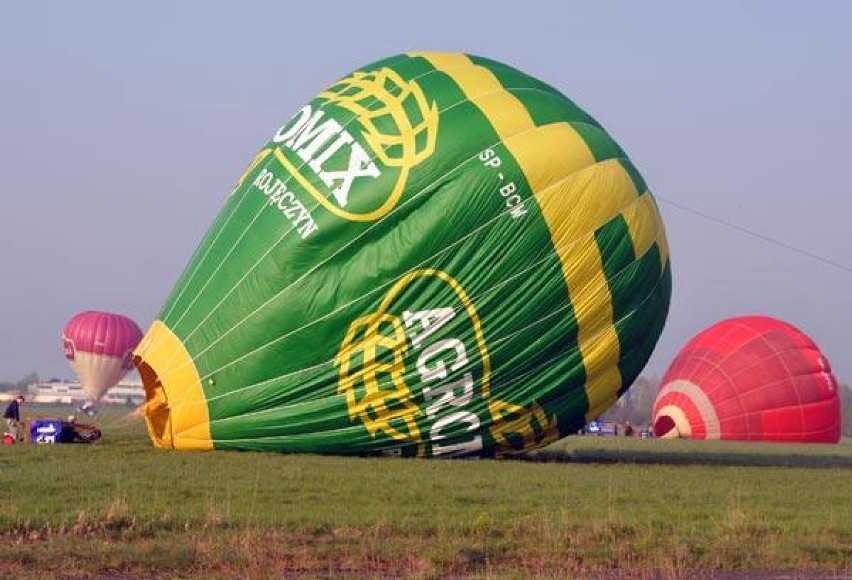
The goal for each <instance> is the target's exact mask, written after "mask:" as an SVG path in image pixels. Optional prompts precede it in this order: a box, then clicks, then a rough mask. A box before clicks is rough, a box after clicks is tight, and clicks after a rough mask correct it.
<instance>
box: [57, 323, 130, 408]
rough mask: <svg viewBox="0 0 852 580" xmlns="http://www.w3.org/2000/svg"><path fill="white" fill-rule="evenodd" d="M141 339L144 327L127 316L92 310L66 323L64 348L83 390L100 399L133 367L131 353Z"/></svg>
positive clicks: (95, 399) (63, 334)
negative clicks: (141, 327)
mask: <svg viewBox="0 0 852 580" xmlns="http://www.w3.org/2000/svg"><path fill="white" fill-rule="evenodd" d="M140 340H142V331H141V330H140V329H139V326H137V324H136V323H135V322H133V321H132V320H131V319H129V318H127V317H126V316H122V315H120V314H112V313H109V312H97V311H94V310H89V311H86V312H81V313H80V314H77V315H76V316H74V317H73V318H72V319H71V320H69V321H68V324H66V325H65V330H63V331H62V350H63V351H64V352H65V358H67V359H68V363H69V364H70V365H71V368H73V369H74V370H75V371H76V373H77V376H78V377H79V379H80V383H81V384H82V385H83V391H84V392H85V393H86V394H87V395H88V396H89V398H90V399H91V400H92V401H97V400H98V399H100V398H101V397H102V396H103V395H104V393H106V392H107V390H109V389H110V388H112V387H114V386H115V385H116V384H117V383H118V381H120V380H121V379H122V377H124V375H125V374H126V373H127V371H129V370H130V369H132V368H133V363H132V361H131V360H130V354H131V353H132V352H133V349H134V348H136V345H137V344H139V341H140Z"/></svg>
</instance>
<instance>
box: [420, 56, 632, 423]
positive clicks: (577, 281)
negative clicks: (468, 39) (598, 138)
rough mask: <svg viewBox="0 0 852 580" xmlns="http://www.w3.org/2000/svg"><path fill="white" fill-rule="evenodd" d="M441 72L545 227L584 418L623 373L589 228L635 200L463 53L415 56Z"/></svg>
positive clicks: (621, 182) (565, 130)
mask: <svg viewBox="0 0 852 580" xmlns="http://www.w3.org/2000/svg"><path fill="white" fill-rule="evenodd" d="M412 56H420V57H423V58H425V59H427V60H428V61H429V62H430V63H431V64H432V66H433V67H435V69H437V70H439V71H441V72H443V73H445V74H446V75H448V76H449V77H450V78H452V79H453V81H454V82H455V83H456V84H457V85H458V86H459V87H460V88H461V90H462V91H463V92H464V93H465V95H466V96H467V98H468V99H470V100H471V101H473V102H474V104H475V105H476V106H477V107H479V109H480V110H481V111H482V113H483V114H484V115H485V116H486V118H487V119H488V120H489V122H490V123H491V125H492V126H493V127H494V130H495V131H496V132H497V134H498V136H499V137H500V138H501V139H502V140H503V142H504V144H505V145H506V147H507V148H508V149H509V151H510V152H511V153H512V155H513V156H514V158H515V160H516V161H517V163H518V165H519V166H520V168H521V171H523V173H524V177H525V178H526V181H527V183H528V184H529V186H530V189H531V192H532V194H533V196H534V197H535V199H536V201H537V202H538V205H539V206H540V207H541V210H542V214H543V217H544V220H545V222H546V223H547V227H548V229H549V230H550V235H551V239H552V240H553V244H554V247H555V249H556V253H557V255H558V256H559V260H560V262H561V265H562V272H563V275H564V277H565V282H566V285H567V287H568V294H569V299H570V301H571V304H572V305H573V307H574V311H575V315H576V319H577V326H578V346H579V349H580V353H581V355H582V358H583V364H584V366H585V369H586V377H587V379H586V395H587V397H588V400H589V412H588V413H587V415H586V418H587V420H589V419H592V418H594V417H596V416H597V415H598V414H599V413H600V412H602V410H603V409H605V408H606V407H607V406H609V405H610V404H611V403H612V402H614V401H615V398H616V397H617V394H618V390H619V388H620V387H621V381H622V377H621V374H620V372H619V370H618V359H619V356H620V344H619V341H618V335H617V333H616V330H615V327H614V325H613V308H612V296H611V294H610V291H609V285H608V283H607V280H606V275H605V274H604V270H603V263H602V260H601V255H600V251H599V250H598V247H597V244H596V242H595V238H594V232H595V230H596V229H597V228H598V227H600V226H601V225H603V224H604V223H606V222H607V221H609V220H610V219H612V218H613V217H614V216H616V215H617V214H618V213H620V212H621V211H623V210H624V208H625V207H627V206H629V204H630V203H631V202H632V201H633V200H635V199H636V197H637V196H638V194H639V192H637V191H636V188H635V186H634V185H633V182H632V180H631V179H630V177H629V176H628V175H627V173H626V172H625V171H624V169H623V167H622V166H621V164H620V163H618V162H617V161H607V162H602V163H598V164H595V159H594V156H593V155H592V152H591V151H590V150H589V148H588V146H587V145H586V143H585V141H584V140H583V139H582V137H581V136H580V135H579V134H578V133H577V132H576V131H575V130H574V129H573V128H572V127H571V126H570V125H568V124H567V123H554V124H551V125H545V126H542V127H536V126H535V124H534V123H533V120H532V117H531V116H530V114H529V112H528V111H527V109H526V107H525V106H524V105H523V103H521V101H520V100H518V99H517V98H516V97H515V96H514V95H512V94H511V93H510V92H508V91H506V90H505V89H504V88H503V87H502V85H501V84H500V81H499V80H498V79H497V77H495V76H494V74H493V73H491V71H489V70H488V69H486V68H485V67H481V66H478V65H476V64H474V63H473V61H471V60H470V58H468V57H467V56H466V55H463V54H444V53H414V54H412Z"/></svg>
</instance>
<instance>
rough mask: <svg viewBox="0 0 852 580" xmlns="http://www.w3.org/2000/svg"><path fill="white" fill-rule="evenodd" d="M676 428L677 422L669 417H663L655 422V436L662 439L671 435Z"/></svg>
mask: <svg viewBox="0 0 852 580" xmlns="http://www.w3.org/2000/svg"><path fill="white" fill-rule="evenodd" d="M675 427H676V425H675V420H674V419H672V418H671V417H669V416H668V415H663V416H661V417H660V418H659V419H657V420H656V422H654V436H655V437H662V436H664V435H666V434H667V433H670V432H671V431H672V430H673V429H674V428H675Z"/></svg>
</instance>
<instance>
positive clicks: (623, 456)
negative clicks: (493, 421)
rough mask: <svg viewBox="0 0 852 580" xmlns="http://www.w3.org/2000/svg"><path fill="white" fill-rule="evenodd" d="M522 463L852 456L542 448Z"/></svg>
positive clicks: (733, 462)
mask: <svg viewBox="0 0 852 580" xmlns="http://www.w3.org/2000/svg"><path fill="white" fill-rule="evenodd" d="M518 459H519V460H521V461H538V462H552V463H586V464H595V463H598V464H610V463H635V464H642V465H648V464H651V465H726V466H743V467H815V468H837V467H848V468H852V457H850V456H844V455H831V454H825V455H820V454H810V453H809V454H800V453H790V454H780V453H772V454H766V453H757V452H731V453H726V452H712V453H711V452H707V451H695V452H689V451H663V450H650V449H647V450H634V449H588V448H586V449H574V450H560V449H541V450H539V451H532V452H530V453H527V454H524V455H520V456H518Z"/></svg>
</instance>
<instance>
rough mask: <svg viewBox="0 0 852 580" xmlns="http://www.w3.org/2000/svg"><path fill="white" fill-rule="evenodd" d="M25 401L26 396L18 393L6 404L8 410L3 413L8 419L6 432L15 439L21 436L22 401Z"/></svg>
mask: <svg viewBox="0 0 852 580" xmlns="http://www.w3.org/2000/svg"><path fill="white" fill-rule="evenodd" d="M23 402H24V396H23V395H18V396H17V397H15V398H14V399H13V400H12V402H11V403H9V404H8V405H7V406H6V412H5V413H3V418H4V419H6V432H7V433H9V435H11V436H12V438H13V439H14V440H15V441H18V440H19V439H20V437H21V403H23Z"/></svg>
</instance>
